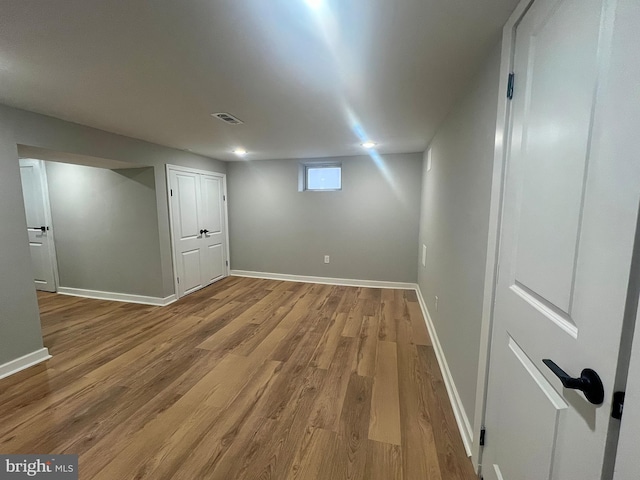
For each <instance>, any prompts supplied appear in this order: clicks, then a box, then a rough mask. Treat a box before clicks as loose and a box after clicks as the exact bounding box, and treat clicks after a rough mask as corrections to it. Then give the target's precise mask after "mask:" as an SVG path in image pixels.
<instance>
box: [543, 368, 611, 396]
mask: <svg viewBox="0 0 640 480" xmlns="http://www.w3.org/2000/svg"><path fill="white" fill-rule="evenodd" d="M542 363H544V364H545V365H546V366H547V367H549V369H550V370H551V371H552V372H553V373H554V374H555V376H556V377H558V378H559V379H560V381H561V382H562V386H563V387H564V388H570V389H572V390H580V391H581V392H582V393H584V396H585V397H586V398H587V400H589V401H590V402H591V403H593V404H595V405H600V404H601V403H602V402H603V401H604V387H603V386H602V380H600V377H599V376H598V374H597V373H596V372H595V371H594V370H591V369H590V368H585V369H584V370H582V372H581V373H580V377H579V378H574V377H571V376H569V374H568V373H567V372H565V371H564V370H562V369H561V368H560V367H559V366H558V365H556V362H554V361H553V360H549V359H548V358H546V359H544V360H542Z"/></svg>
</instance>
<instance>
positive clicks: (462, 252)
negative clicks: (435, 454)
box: [418, 45, 500, 424]
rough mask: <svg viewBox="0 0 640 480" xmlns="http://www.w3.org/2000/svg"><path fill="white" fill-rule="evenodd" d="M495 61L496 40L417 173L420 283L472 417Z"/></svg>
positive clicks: (497, 55) (497, 59)
mask: <svg viewBox="0 0 640 480" xmlns="http://www.w3.org/2000/svg"><path fill="white" fill-rule="evenodd" d="M499 68H500V50H499V45H498V46H497V47H496V48H495V49H494V51H493V53H492V54H491V56H490V57H489V58H488V59H487V62H485V64H484V67H483V70H482V71H481V72H480V74H479V75H478V76H477V78H476V79H475V80H474V81H473V83H472V84H471V85H470V86H469V90H468V93H467V95H466V96H465V97H464V98H463V99H461V101H460V103H459V104H458V105H457V106H456V107H455V108H454V109H453V111H452V112H451V113H450V114H449V116H448V118H447V119H446V120H445V122H444V123H443V125H442V126H441V127H440V129H439V130H438V133H437V134H436V136H435V137H434V138H433V140H432V142H431V143H430V148H431V151H432V168H431V171H429V172H427V170H426V163H427V162H426V161H425V162H424V168H423V172H422V176H423V191H422V202H421V203H422V209H421V214H420V243H419V244H420V247H419V248H422V245H423V244H425V245H426V246H427V262H426V268H425V267H423V266H422V264H421V263H420V264H419V266H418V284H419V286H420V291H421V292H422V295H423V297H424V299H425V301H426V304H427V307H428V309H429V313H430V314H431V317H432V319H433V322H434V324H435V328H436V331H437V335H438V338H439V339H440V342H441V344H442V348H443V350H444V354H445V357H446V359H447V363H448V364H449V368H450V370H451V374H452V376H453V380H454V382H455V384H456V388H457V389H458V392H459V394H460V397H461V400H462V403H463V405H464V409H465V411H466V414H467V416H468V418H469V421H470V422H471V423H472V424H473V416H474V408H475V399H476V377H477V372H478V353H479V350H480V327H481V320H482V300H483V292H484V269H485V261H486V254H487V233H488V228H489V226H488V224H489V202H490V194H491V174H492V165H493V151H494V143H495V142H494V138H495V125H496V114H497V104H498V76H499ZM425 158H426V152H425ZM436 295H437V296H438V310H437V311H436V308H435V296H436Z"/></svg>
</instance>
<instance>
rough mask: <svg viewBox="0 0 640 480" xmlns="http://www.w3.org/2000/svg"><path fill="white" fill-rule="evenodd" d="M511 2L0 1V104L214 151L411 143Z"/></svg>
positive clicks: (493, 36) (307, 152) (304, 152)
mask: <svg viewBox="0 0 640 480" xmlns="http://www.w3.org/2000/svg"><path fill="white" fill-rule="evenodd" d="M516 3H517V0H182V1H179V0H154V1H148V0H119V1H118V0H111V1H107V0H46V1H42V0H0V12H1V14H0V103H4V104H8V105H12V106H16V107H19V108H24V109H27V110H32V111H35V112H39V113H44V114H47V115H52V116H55V117H58V118H62V119H65V120H70V121H73V122H77V123H82V124H85V125H90V126H93V127H97V128H101V129H104V130H108V131H110V132H115V133H120V134H124V135H128V136H131V137H136V138H140V139H144V140H148V141H151V142H155V143H159V144H162V145H167V146H171V147H175V148H180V149H191V150H192V151H194V152H197V153H200V154H203V155H207V156H210V157H213V158H219V159H222V160H236V159H237V157H236V156H235V155H233V154H232V153H231V150H233V148H234V147H237V146H242V147H244V148H246V149H247V150H248V151H249V154H248V155H247V157H246V158H247V159H267V158H292V157H320V156H338V155H351V154H359V153H362V148H361V147H360V143H361V141H362V140H361V139H360V138H362V137H364V136H367V137H369V138H371V139H373V140H374V141H376V142H378V147H377V149H378V151H379V152H380V153H398V152H416V151H422V150H424V149H425V147H426V144H427V142H428V141H429V139H430V138H431V137H432V136H433V134H434V133H435V129H436V128H437V126H438V125H439V124H440V123H441V122H442V120H443V119H444V116H445V115H446V114H447V113H448V111H449V110H450V108H451V107H452V105H453V102H454V101H455V100H456V98H457V97H458V96H459V95H460V93H461V92H462V90H463V88H464V86H465V85H466V84H467V82H468V81H469V80H470V79H471V76H472V75H473V74H474V73H475V72H476V71H477V69H478V68H479V66H480V64H481V63H482V61H483V60H484V59H485V57H486V55H487V54H488V53H489V50H490V49H491V47H492V46H493V45H495V43H496V42H497V41H498V40H499V38H500V31H501V27H502V25H503V24H504V22H505V21H506V19H507V17H508V16H509V14H510V12H511V11H512V10H513V8H514V7H515V4H516ZM213 112H229V113H231V114H233V115H235V116H237V117H238V118H240V119H241V120H243V121H244V122H245V124H244V125H239V126H230V125H226V124H224V123H222V122H221V121H219V120H216V119H214V118H212V117H210V114H211V113H213Z"/></svg>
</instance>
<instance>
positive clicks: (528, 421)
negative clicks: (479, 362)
mask: <svg viewBox="0 0 640 480" xmlns="http://www.w3.org/2000/svg"><path fill="white" fill-rule="evenodd" d="M502 342H504V344H506V345H507V347H508V348H506V349H504V350H501V352H502V353H503V354H504V358H502V359H501V361H502V362H503V372H504V375H506V376H508V378H509V380H510V381H509V384H508V385H505V387H506V388H505V391H504V392H503V394H502V398H504V399H505V401H504V402H502V404H501V405H500V409H501V412H500V416H499V418H498V422H499V424H498V425H497V427H498V428H499V429H500V431H501V432H502V431H505V432H507V434H505V435H499V436H497V437H495V438H492V441H495V442H496V447H495V448H496V451H497V455H498V457H499V458H500V459H501V460H502V461H501V462H499V463H494V466H493V470H494V473H495V474H496V477H497V478H503V479H504V480H524V479H531V480H546V479H548V478H549V465H551V461H552V458H553V451H554V448H555V445H556V435H557V433H558V430H559V428H558V427H559V424H560V422H561V417H562V414H563V412H564V410H566V409H567V408H568V405H567V403H566V402H565V401H564V399H563V398H562V397H561V396H560V395H558V393H557V392H556V391H555V390H554V388H553V386H552V385H551V384H550V383H549V382H548V381H547V379H546V378H545V377H544V375H543V374H542V373H541V372H540V370H539V369H538V367H536V365H535V363H534V362H532V361H531V359H529V357H528V356H527V355H526V353H525V352H524V351H523V350H522V349H521V348H520V346H519V345H518V344H517V343H516V342H515V340H514V339H513V338H511V337H510V336H509V335H507V337H506V338H503V339H502ZM509 433H510V434H509ZM524 435H526V437H527V441H522V437H523V436H524Z"/></svg>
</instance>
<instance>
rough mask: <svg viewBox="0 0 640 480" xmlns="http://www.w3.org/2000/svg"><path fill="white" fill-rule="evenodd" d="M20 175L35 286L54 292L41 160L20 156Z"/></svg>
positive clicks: (52, 252) (52, 248) (51, 243)
mask: <svg viewBox="0 0 640 480" xmlns="http://www.w3.org/2000/svg"><path fill="white" fill-rule="evenodd" d="M20 179H21V182H22V195H23V198H24V208H25V214H26V217H27V233H28V235H29V250H30V252H31V268H32V271H33V278H34V281H35V285H36V289H37V290H43V291H47V292H55V291H56V284H57V282H56V254H55V246H54V241H53V229H52V225H51V212H50V207H49V195H48V188H47V179H46V172H45V167H44V162H43V161H42V160H35V159H20ZM43 228H44V229H43Z"/></svg>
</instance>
